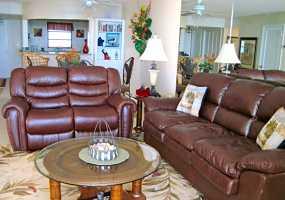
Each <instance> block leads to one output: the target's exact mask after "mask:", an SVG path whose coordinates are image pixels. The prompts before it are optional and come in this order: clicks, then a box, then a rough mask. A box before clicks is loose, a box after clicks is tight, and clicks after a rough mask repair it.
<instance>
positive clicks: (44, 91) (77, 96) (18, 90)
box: [10, 66, 121, 109]
mask: <svg viewBox="0 0 285 200" xmlns="http://www.w3.org/2000/svg"><path fill="white" fill-rule="evenodd" d="M120 87H121V81H120V76H119V73H118V71H117V70H116V69H112V68H104V67H70V68H68V69H65V68H57V67H44V66H41V67H39V66H36V67H28V68H26V69H23V68H17V69H15V70H13V71H12V74H11V80H10V94H11V96H19V97H23V98H26V99H27V101H28V102H29V103H30V105H31V107H32V108H39V109H40V108H42V109H46V108H58V107H64V106H69V105H71V106H96V105H101V104H104V103H105V101H106V99H107V98H108V96H109V95H112V94H116V93H120Z"/></svg>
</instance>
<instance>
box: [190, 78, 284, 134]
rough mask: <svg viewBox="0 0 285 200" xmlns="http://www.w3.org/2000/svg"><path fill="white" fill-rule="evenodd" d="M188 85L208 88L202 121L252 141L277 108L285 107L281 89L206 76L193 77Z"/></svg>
mask: <svg viewBox="0 0 285 200" xmlns="http://www.w3.org/2000/svg"><path fill="white" fill-rule="evenodd" d="M191 83H192V84H194V85H199V86H207V87H208V90H207V94H206V96H205V100H204V103H203V105H202V108H201V111H200V116H201V117H203V118H205V119H208V120H210V121H212V122H215V123H217V124H219V125H221V126H223V127H225V128H227V129H228V130H230V131H232V132H234V133H236V134H239V135H244V136H247V137H249V138H251V139H255V138H256V137H257V135H258V133H259V131H260V130H261V128H262V127H263V126H264V124H265V123H266V122H267V121H268V120H269V119H270V118H271V116H272V115H273V114H274V112H275V111H276V110H277V109H278V108H280V107H281V106H285V101H284V98H285V87H283V86H275V85H273V84H270V83H265V82H262V81H257V80H248V79H240V78H235V77H231V76H226V75H222V74H205V73H198V74H195V75H194V76H193V78H192V82H191ZM282 99H283V100H282ZM209 113H210V114H209Z"/></svg>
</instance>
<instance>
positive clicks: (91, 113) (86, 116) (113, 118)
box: [73, 105, 119, 131]
mask: <svg viewBox="0 0 285 200" xmlns="http://www.w3.org/2000/svg"><path fill="white" fill-rule="evenodd" d="M73 112H74V123H75V130H76V131H94V129H95V126H96V124H97V123H98V122H100V121H101V122H103V121H106V122H107V123H108V125H109V126H110V128H111V130H114V129H117V128H118V125H119V118H118V114H117V112H116V110H115V109H114V108H112V107H111V106H108V105H103V106H90V107H73ZM101 130H102V131H105V130H106V126H105V125H104V124H103V123H102V124H101Z"/></svg>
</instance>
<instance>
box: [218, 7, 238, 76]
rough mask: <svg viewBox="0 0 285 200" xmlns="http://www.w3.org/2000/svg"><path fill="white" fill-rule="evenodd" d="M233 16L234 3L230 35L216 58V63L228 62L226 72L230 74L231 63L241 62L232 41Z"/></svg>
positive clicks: (232, 13)
mask: <svg viewBox="0 0 285 200" xmlns="http://www.w3.org/2000/svg"><path fill="white" fill-rule="evenodd" d="M233 17H234V4H232V12H231V25H230V36H229V39H228V41H227V43H225V44H223V46H222V49H221V51H220V53H219V55H218V57H217V58H216V60H215V63H221V64H226V71H225V73H226V74H230V71H229V69H228V67H229V64H240V60H239V58H238V56H237V53H236V50H235V46H234V44H233V43H231V38H232V30H233Z"/></svg>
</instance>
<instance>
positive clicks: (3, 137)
mask: <svg viewBox="0 0 285 200" xmlns="http://www.w3.org/2000/svg"><path fill="white" fill-rule="evenodd" d="M9 98H10V94H9V84H8V81H7V82H6V86H5V87H4V88H0V109H2V107H3V105H4V104H5V103H6V102H7V101H8V100H9ZM6 144H9V138H8V134H7V129H6V121H5V119H4V118H3V117H2V113H1V114H0V145H6Z"/></svg>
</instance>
